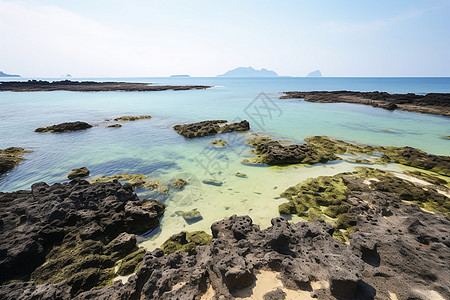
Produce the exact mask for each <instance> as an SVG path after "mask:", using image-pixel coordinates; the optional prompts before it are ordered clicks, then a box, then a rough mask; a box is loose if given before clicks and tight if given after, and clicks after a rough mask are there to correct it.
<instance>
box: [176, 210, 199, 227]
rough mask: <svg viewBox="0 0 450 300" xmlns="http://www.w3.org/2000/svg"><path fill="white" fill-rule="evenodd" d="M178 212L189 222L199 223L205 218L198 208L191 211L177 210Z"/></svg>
mask: <svg viewBox="0 0 450 300" xmlns="http://www.w3.org/2000/svg"><path fill="white" fill-rule="evenodd" d="M176 214H177V215H179V216H182V217H183V219H184V220H185V221H186V223H188V224H193V223H197V222H198V221H201V220H203V217H202V215H201V213H200V212H199V211H198V210H197V209H196V208H194V209H192V210H190V211H177V212H176Z"/></svg>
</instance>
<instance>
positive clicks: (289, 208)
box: [279, 167, 450, 241]
mask: <svg viewBox="0 0 450 300" xmlns="http://www.w3.org/2000/svg"><path fill="white" fill-rule="evenodd" d="M410 174H412V175H414V174H415V173H410ZM419 175H420V176H422V178H425V177H426V179H428V180H427V181H428V182H429V181H433V182H432V183H431V182H430V185H427V186H426V187H423V186H420V185H416V184H414V183H413V182H410V181H407V180H404V179H402V178H399V177H397V176H395V175H394V174H392V173H390V172H385V171H381V170H376V169H371V168H361V167H359V168H357V171H355V172H351V173H342V174H338V175H335V176H320V177H317V178H312V179H308V180H306V181H305V182H302V183H299V184H298V185H296V186H293V187H290V188H288V189H287V190H286V191H284V192H283V193H282V194H281V196H282V197H284V198H286V199H288V200H289V202H287V203H283V204H281V205H280V206H279V213H280V214H285V215H293V214H296V215H298V216H300V217H303V218H305V219H307V220H309V221H313V220H316V219H323V220H325V221H327V222H331V223H332V224H333V226H334V228H335V231H334V237H335V238H337V239H339V240H341V241H347V240H348V234H349V233H352V232H354V231H355V230H357V226H356V225H357V215H358V211H359V209H361V207H360V206H361V205H360V204H358V202H355V198H358V197H359V196H358V194H359V193H361V192H369V193H378V194H376V195H377V197H380V198H383V197H384V198H386V199H388V198H390V199H391V198H392V196H393V195H394V196H395V197H396V199H398V201H404V202H405V203H408V204H416V205H418V206H419V207H421V208H423V209H425V210H428V211H433V212H438V213H442V214H443V215H445V216H447V217H450V199H449V198H448V197H447V196H446V195H443V194H441V193H440V192H439V190H438V189H437V188H438V187H439V188H443V189H447V188H446V187H445V186H441V185H442V184H444V181H443V180H435V179H434V178H433V176H431V175H428V176H430V177H428V176H423V175H422V174H419ZM430 179H434V180H430ZM364 205H366V204H364ZM364 205H363V206H364Z"/></svg>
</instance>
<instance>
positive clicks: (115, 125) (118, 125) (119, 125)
mask: <svg viewBox="0 0 450 300" xmlns="http://www.w3.org/2000/svg"><path fill="white" fill-rule="evenodd" d="M106 127H108V128H120V127H122V124H111V125H108V126H106Z"/></svg>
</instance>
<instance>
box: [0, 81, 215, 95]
mask: <svg viewBox="0 0 450 300" xmlns="http://www.w3.org/2000/svg"><path fill="white" fill-rule="evenodd" d="M207 88H210V86H206V85H152V84H150V83H141V82H139V83H135V82H95V81H72V80H62V81H43V80H28V81H6V82H5V81H3V82H0V91H12V92H42V91H48V92H50V91H72V92H151V91H166V90H174V91H179V90H198V89H207Z"/></svg>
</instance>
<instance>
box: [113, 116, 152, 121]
mask: <svg viewBox="0 0 450 300" xmlns="http://www.w3.org/2000/svg"><path fill="white" fill-rule="evenodd" d="M151 118H152V116H122V117H118V118H115V119H114V121H137V120H144V119H151Z"/></svg>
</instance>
